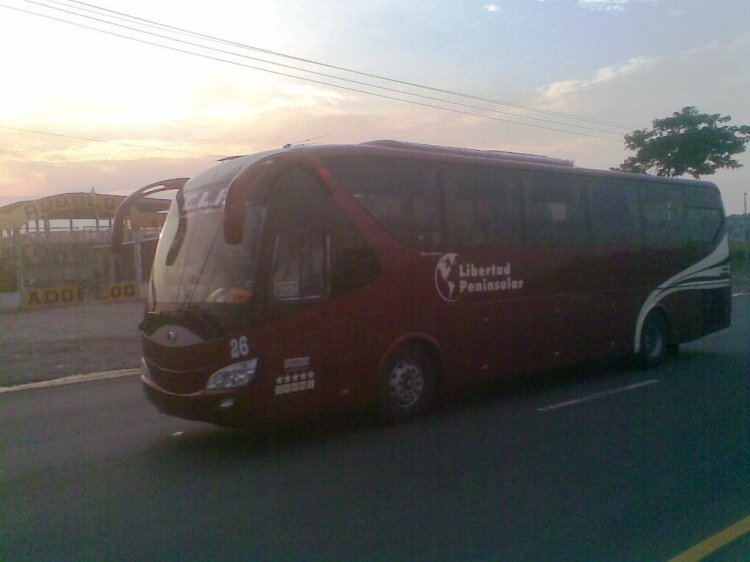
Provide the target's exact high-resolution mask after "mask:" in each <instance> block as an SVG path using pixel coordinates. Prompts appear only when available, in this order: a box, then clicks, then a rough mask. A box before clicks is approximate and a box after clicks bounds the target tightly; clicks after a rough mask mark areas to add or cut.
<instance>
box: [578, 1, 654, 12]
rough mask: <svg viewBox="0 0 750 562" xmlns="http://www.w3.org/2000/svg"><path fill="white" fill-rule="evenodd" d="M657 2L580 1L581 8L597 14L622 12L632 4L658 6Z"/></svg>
mask: <svg viewBox="0 0 750 562" xmlns="http://www.w3.org/2000/svg"><path fill="white" fill-rule="evenodd" d="M656 3H657V0H578V5H579V6H580V7H581V8H585V9H587V10H592V11H596V12H622V11H624V10H625V9H626V8H627V7H628V5H631V4H656Z"/></svg>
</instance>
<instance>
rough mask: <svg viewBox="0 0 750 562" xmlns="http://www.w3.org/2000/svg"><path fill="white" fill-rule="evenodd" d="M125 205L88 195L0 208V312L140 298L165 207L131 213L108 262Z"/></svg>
mask: <svg viewBox="0 0 750 562" xmlns="http://www.w3.org/2000/svg"><path fill="white" fill-rule="evenodd" d="M124 199H125V198H124V197H123V196H119V195H100V194H98V193H95V192H94V191H93V190H92V191H91V192H90V193H61V194H58V195H52V196H49V197H44V198H42V199H37V200H33V201H21V202H17V203H12V204H10V205H6V206H4V207H0V234H1V236H0V295H1V296H2V300H1V301H0V308H4V309H9V308H10V309H15V308H19V307H20V308H34V307H40V306H55V305H63V304H76V303H81V302H90V301H92V300H123V299H131V298H132V299H135V298H139V297H140V294H141V285H142V283H143V282H145V281H147V280H148V276H149V275H150V272H151V264H152V262H153V255H154V251H155V249H156V241H157V239H158V236H159V232H160V229H161V225H162V223H163V220H164V213H165V212H166V210H167V208H168V207H169V203H170V201H169V200H167V199H153V198H149V199H142V200H141V201H139V202H138V203H137V204H136V205H134V206H133V207H132V208H131V209H130V213H129V216H128V221H127V224H128V226H129V228H127V229H126V239H125V243H124V246H123V251H122V252H121V253H120V254H119V255H114V254H113V253H112V252H111V251H110V237H111V229H112V219H113V217H114V215H115V212H116V211H117V208H118V207H119V205H120V203H121V202H122V201H123V200H124Z"/></svg>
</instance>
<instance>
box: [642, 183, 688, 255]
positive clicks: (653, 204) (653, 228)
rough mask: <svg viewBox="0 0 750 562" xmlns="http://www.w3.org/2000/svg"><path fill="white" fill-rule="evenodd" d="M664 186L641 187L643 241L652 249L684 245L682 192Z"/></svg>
mask: <svg viewBox="0 0 750 562" xmlns="http://www.w3.org/2000/svg"><path fill="white" fill-rule="evenodd" d="M681 189H684V188H680V187H671V186H663V185H641V209H642V216H643V240H644V242H645V243H646V245H648V246H652V247H675V246H679V245H681V244H682V242H683V241H682V236H681V233H682V230H683V224H684V216H683V210H682V199H681V193H680V190H681Z"/></svg>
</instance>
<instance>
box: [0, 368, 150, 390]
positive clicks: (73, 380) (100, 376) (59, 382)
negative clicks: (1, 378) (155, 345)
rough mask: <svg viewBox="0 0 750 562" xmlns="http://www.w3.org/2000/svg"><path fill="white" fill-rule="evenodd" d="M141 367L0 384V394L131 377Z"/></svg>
mask: <svg viewBox="0 0 750 562" xmlns="http://www.w3.org/2000/svg"><path fill="white" fill-rule="evenodd" d="M140 373H141V370H140V369H120V370H119V371H102V372H99V373H88V374H81V375H70V376H67V377H62V378H59V379H52V380H48V381H39V382H31V383H27V384H19V385H17V386H0V394H4V393H7V392H19V391H21V390H36V389H39V388H50V387H52V386H63V385H66V384H78V383H81V382H93V381H103V380H107V379H119V378H122V377H129V376H134V375H139V374H140Z"/></svg>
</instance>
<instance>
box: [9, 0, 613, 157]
mask: <svg viewBox="0 0 750 562" xmlns="http://www.w3.org/2000/svg"><path fill="white" fill-rule="evenodd" d="M24 1H26V2H27V3H29V4H34V5H37V6H41V7H44V8H48V9H51V10H55V11H58V12H63V13H66V14H69V15H72V16H75V17H80V18H84V19H86V20H90V21H95V22H98V23H102V24H105V25H109V26H114V27H117V28H121V29H126V30H128V31H133V32H136V33H140V34H143V35H147V36H150V37H156V38H158V39H162V40H167V41H172V42H174V43H177V44H179V45H187V46H189V47H193V48H198V49H205V50H209V51H213V52H215V53H220V54H222V55H229V56H232V57H239V58H244V59H247V60H254V61H256V62H261V63H264V64H268V65H274V66H277V67H280V68H285V69H289V70H293V71H296V72H303V73H308V74H314V75H318V76H323V77H325V78H329V79H333V80H338V81H344V82H347V83H352V84H356V85H357V86H364V87H368V88H376V89H380V90H382V91H387V92H390V93H396V94H399V95H405V96H409V97H412V98H416V100H415V99H404V98H402V97H396V96H391V95H387V94H382V93H376V92H371V91H365V90H362V89H359V88H354V87H348V86H343V85H341V84H335V83H331V82H327V81H323V80H317V79H313V78H310V77H305V76H299V75H297V74H290V73H288V72H281V71H278V70H272V69H268V68H263V67H258V66H256V65H250V64H243V63H240V62H238V61H234V60H227V59H226V58H222V57H219V56H214V55H210V54H206V53H202V52H195V51H193V50H188V49H186V48H182V47H176V46H173V45H166V44H164V43H158V42H155V41H150V40H147V39H142V38H138V37H133V36H131V35H126V34H123V33H117V32H114V31H110V30H106V29H101V28H99V27H94V26H91V25H86V24H83V23H80V22H75V21H70V20H68V19H64V18H60V17H56V16H52V15H50V14H44V13H39V12H34V11H31V10H26V9H23V8H18V7H13V6H7V5H4V4H0V6H3V7H6V8H10V9H13V10H16V11H20V12H24V13H28V14H31V15H35V16H38V17H43V18H47V19H51V20H53V21H58V22H61V23H66V24H69V25H73V26H77V27H81V28H84V29H88V30H92V31H97V32H100V33H104V34H107V35H112V36H116V37H120V38H124V39H129V40H131V41H136V42H139V43H143V44H147V45H151V46H156V47H160V48H163V49H168V50H172V51H177V52H181V53H185V54H190V55H193V56H199V57H202V58H206V59H210V60H215V61H220V62H225V63H229V64H234V65H237V66H242V67H245V68H250V69H254V70H260V71H262V72H267V73H271V74H276V75H280V76H285V77H288V78H294V79H298V80H304V81H308V82H312V83H317V84H322V85H326V86H330V87H334V88H339V89H344V90H348V91H352V92H356V93H361V94H366V95H371V96H376V97H380V98H384V99H390V100H395V101H402V102H406V103H412V104H415V105H420V106H423V107H429V108H433V109H440V110H443V111H451V112H453V113H459V114H465V115H471V116H475V117H480V118H485V119H490V120H495V121H501V122H506V123H512V124H516V125H524V126H528V127H535V128H541V129H546V130H552V131H557V132H564V133H569V134H577V135H583V136H589V137H594V138H600V139H603V140H610V141H618V142H620V139H619V138H617V139H615V138H612V137H604V136H601V135H592V134H589V133H584V132H580V131H574V130H570V129H561V128H558V127H550V126H543V125H538V124H534V123H525V122H519V121H514V120H510V119H505V118H499V117H493V116H491V115H486V114H484V113H476V112H474V111H466V110H461V109H455V108H450V107H445V106H442V105H435V104H434V103H426V102H421V101H417V100H420V99H422V100H427V102H437V103H441V104H451V105H455V106H458V107H464V108H468V109H473V110H477V111H484V112H491V113H496V114H503V115H510V116H512V117H516V118H520V119H528V120H534V121H538V122H544V123H550V124H553V125H557V126H560V127H574V128H577V129H582V130H590V131H594V132H600V133H604V134H610V135H614V134H617V133H614V132H613V131H606V130H602V129H596V128H592V127H585V126H582V125H575V124H571V123H560V122H558V121H552V120H549V119H542V118H538V117H530V116H525V115H518V114H512V113H508V112H503V111H499V110H494V109H489V108H485V107H478V106H475V105H471V104H466V103H462V102H456V101H452V100H445V99H441V98H436V97H432V96H425V95H423V94H418V93H415V92H408V91H403V90H398V89H395V88H387V87H384V86H378V85H375V84H370V83H366V82H362V81H358V80H351V79H347V78H341V77H338V76H331V75H328V74H324V73H320V72H316V71H311V70H308V69H304V68H299V67H295V66H292V65H286V64H282V63H278V62H273V61H268V60H265V59H260V58H257V57H249V56H247V55H242V54H238V53H235V52H231V51H226V50H222V49H217V48H215V47H210V46H206V45H201V44H198V43H193V42H188V41H184V40H181V39H175V38H173V37H168V36H165V35H161V34H158V33H152V32H150V31H146V30H143V29H137V28H133V27H131V26H126V25H122V24H118V23H115V22H112V21H109V20H103V19H101V18H94V17H91V16H88V15H85V14H82V13H80V12H74V11H71V10H67V9H62V8H56V7H54V6H50V5H49V4H45V3H42V2H38V1H33V0H24ZM50 1H53V2H54V0H50ZM56 3H57V4H61V3H60V2H56ZM77 3H80V4H84V5H86V6H93V5H92V4H85V3H81V2H77ZM64 5H65V6H66V7H70V6H69V5H67V4H64ZM98 9H99V10H103V11H107V12H112V11H110V10H105V9H103V8H98ZM85 10H86V11H89V12H91V11H92V10H89V9H85ZM112 13H115V14H117V17H118V19H123V18H122V17H119V16H124V17H125V18H128V20H138V21H143V22H146V23H147V24H148V25H149V26H151V27H153V26H157V27H160V28H167V29H173V30H176V31H178V32H179V33H183V34H184V33H187V34H190V35H192V36H197V37H200V38H206V39H208V40H211V41H218V42H221V43H224V44H230V45H233V46H234V45H237V46H240V47H241V48H245V49H253V50H258V49H257V48H255V47H249V46H247V45H242V44H237V43H232V42H228V41H225V40H222V39H217V38H213V37H211V36H207V35H202V34H196V33H193V32H189V31H185V30H181V29H180V28H172V27H171V26H166V25H164V24H158V23H155V22H151V21H150V20H141V18H135V17H133V16H128V15H127V14H122V13H120V12H112ZM99 15H101V14H99ZM107 17H111V16H107ZM264 51H265V50H264ZM268 52H269V53H272V54H274V55H277V56H282V57H287V58H294V59H296V60H302V61H305V62H310V63H312V64H319V65H322V66H328V67H330V68H336V69H340V70H344V71H346V72H354V73H358V72H357V71H352V70H349V69H344V68H342V67H333V66H332V65H324V64H323V63H316V62H315V61H308V60H307V59H298V58H296V57H290V56H288V55H283V54H281V53H275V52H272V51H268ZM358 74H360V75H366V74H364V73H358ZM367 76H372V77H376V78H378V79H382V80H390V81H392V82H399V81H394V80H391V79H388V78H384V77H378V76H375V75H367ZM404 84H409V85H412V84H411V83H404ZM413 85H414V86H415V87H418V88H426V89H431V90H433V91H442V92H445V93H447V94H450V95H456V96H463V97H466V98H474V99H481V100H483V101H486V102H488V103H498V102H493V101H492V100H485V99H484V98H477V97H475V96H467V95H465V94H460V93H457V92H450V91H448V90H439V89H435V88H429V87H424V86H420V85H418V84H413ZM525 109H529V110H531V108H525ZM540 111H544V110H540ZM558 115H561V116H563V115H564V114H558ZM565 117H566V118H571V117H569V116H565ZM581 119H583V120H586V121H589V122H594V123H603V122H596V121H594V120H588V119H585V118H581ZM605 126H614V125H613V124H606V125H605Z"/></svg>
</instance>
